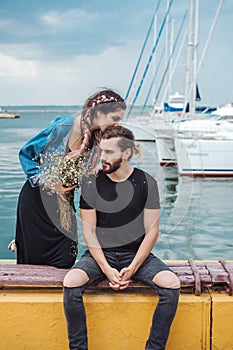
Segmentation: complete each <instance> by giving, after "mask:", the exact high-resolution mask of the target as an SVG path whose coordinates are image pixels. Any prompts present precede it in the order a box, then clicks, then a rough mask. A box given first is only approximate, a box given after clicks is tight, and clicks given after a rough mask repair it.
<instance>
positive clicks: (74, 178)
mask: <svg viewBox="0 0 233 350" xmlns="http://www.w3.org/2000/svg"><path fill="white" fill-rule="evenodd" d="M87 163H88V161H87V158H86V157H85V156H82V155H80V156H79V157H78V158H76V159H74V158H70V157H69V156H65V157H64V154H60V153H56V152H54V153H47V154H45V155H42V156H41V166H40V172H41V177H40V185H41V186H42V188H43V189H46V190H47V191H48V193H49V194H53V193H55V192H56V185H58V184H62V185H63V186H64V187H71V186H74V185H77V187H79V186H80V184H81V181H82V178H83V177H84V176H85V177H86V176H87V175H88V170H87V168H88V166H87ZM57 198H58V207H59V214H60V225H61V228H62V229H64V230H65V231H67V232H68V231H69V230H70V229H71V225H72V220H71V219H72V215H73V214H74V213H75V206H74V190H72V191H70V192H69V193H68V194H66V195H65V199H66V200H63V199H62V198H61V197H60V196H58V197H57Z"/></svg>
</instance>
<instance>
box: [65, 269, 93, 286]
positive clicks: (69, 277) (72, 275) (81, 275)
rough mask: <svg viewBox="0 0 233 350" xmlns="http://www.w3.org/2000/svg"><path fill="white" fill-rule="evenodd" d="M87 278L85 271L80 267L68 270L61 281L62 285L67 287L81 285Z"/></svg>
mask: <svg viewBox="0 0 233 350" xmlns="http://www.w3.org/2000/svg"><path fill="white" fill-rule="evenodd" d="M88 280H89V277H88V275H87V273H86V272H85V271H83V270H80V269H72V270H70V271H69V272H68V273H67V274H66V276H65V278H64V281H63V286H64V287H68V288H75V287H82V286H83V285H84V284H86V283H87V282H88Z"/></svg>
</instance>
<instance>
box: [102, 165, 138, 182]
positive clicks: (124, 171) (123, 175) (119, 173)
mask: <svg viewBox="0 0 233 350" xmlns="http://www.w3.org/2000/svg"><path fill="white" fill-rule="evenodd" d="M133 170H134V168H133V167H131V166H129V165H128V164H126V165H122V166H121V167H120V168H119V169H117V170H116V171H114V173H111V174H107V176H108V177H109V178H110V179H111V180H112V181H114V182H123V181H125V180H127V179H128V177H129V176H130V175H131V174H132V172H133Z"/></svg>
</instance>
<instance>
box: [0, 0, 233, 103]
mask: <svg viewBox="0 0 233 350" xmlns="http://www.w3.org/2000/svg"><path fill="white" fill-rule="evenodd" d="M158 2H159V1H158V0H157V1H152V0H128V1H127V0H124V1H123V0H117V1H113V0H112V1H109V0H108V1H106V0H98V1H96V0H68V1H67V0H40V1H33V0H1V6H0V106H1V105H34V104H35V105H46V104H47V105H53V104H56V105H59V104H60V105H71V104H72V105H78V104H83V102H84V100H85V99H86V98H87V97H88V96H89V95H90V94H92V93H93V92H95V90H96V89H98V88H100V87H111V88H113V89H116V90H117V91H118V92H119V93H120V94H122V95H123V96H125V94H126V91H127V89H128V86H129V83H130V80H131V77H132V74H133V71H134V69H135V66H136V63H137V60H138V57H139V54H140V51H141V48H142V45H143V43H144V40H145V37H146V33H147V31H148V28H149V24H150V22H151V19H152V15H153V13H154V11H155V8H156V6H157V4H158ZM200 2H201V4H200V19H199V20H200V35H199V37H200V39H199V40H200V44H199V53H198V55H199V58H200V57H201V53H202V52H201V51H202V50H203V47H204V45H205V42H206V39H207V35H208V31H209V29H210V27H211V24H212V22H213V19H214V16H215V11H216V9H217V7H218V4H219V1H218V0H200ZM188 4H189V0H174V1H173V4H172V8H171V14H170V19H174V41H175V38H176V34H177V33H178V30H179V28H180V25H181V21H182V18H183V15H184V11H185V9H186V8H188ZM165 10H166V0H161V5H160V7H159V11H158V19H157V32H158V31H159V29H160V27H161V24H162V21H163V19H164V15H165ZM187 23H188V20H187V19H186V22H185V26H186V27H187ZM184 32H185V28H184V27H183V29H182V34H181V35H180V37H179V39H178V40H179V41H178V46H177V47H176V51H175V54H174V58H173V60H172V63H173V66H175V62H176V57H178V56H177V55H178V51H179V46H180V47H181V42H182V37H183V33H184ZM152 39H153V36H152V35H151V38H150V39H149V41H148V46H147V48H146V50H145V55H144V56H143V60H142V65H141V67H140V71H139V72H138V75H137V78H138V80H137V81H135V84H134V89H135V90H137V86H139V84H140V81H141V77H142V74H143V73H144V71H145V67H146V65H147V64H148V60H149V57H150V54H151V50H152V47H153V42H152ZM164 43H165V32H163V33H162V36H161V39H160V41H159V44H158V47H157V49H156V53H157V56H156V61H155V63H154V62H152V63H151V65H150V67H149V70H148V74H147V79H145V80H144V82H143V85H142V88H141V92H140V95H139V97H138V100H137V103H140V104H141V103H144V99H145V96H146V94H147V91H148V89H149V85H150V79H151V77H152V76H153V74H154V72H155V71H156V64H157V66H158V65H159V62H160V58H161V57H162V55H164V54H163V52H164V51H163V50H164ZM183 51H184V49H183ZM183 51H182V52H183ZM161 62H162V63H160V64H161V65H160V71H161V72H162V71H163V70H164V58H163V60H162V61H161ZM232 62H233V2H232V0H225V1H223V6H222V9H221V12H220V16H219V18H218V21H217V24H216V27H215V30H214V32H213V37H212V39H211V42H210V45H209V47H208V50H207V53H206V56H205V60H204V62H203V64H202V66H201V70H200V73H199V77H198V83H199V88H200V92H201V95H202V99H203V102H205V103H210V104H220V103H227V102H233V68H232ZM184 66H185V55H183V53H182V54H181V55H180V58H179V60H178V58H177V65H176V69H175V73H174V76H173V79H172V84H171V92H173V93H174V92H175V91H179V92H180V93H183V92H184V91H183V89H184V87H183V83H184ZM161 76H162V73H160V75H158V77H157V78H156V80H155V84H154V88H153V90H152V92H153V93H156V91H157V89H158V88H159V86H160V83H161ZM132 91H133V90H132ZM150 99H152V95H151V98H150ZM149 101H150V100H149Z"/></svg>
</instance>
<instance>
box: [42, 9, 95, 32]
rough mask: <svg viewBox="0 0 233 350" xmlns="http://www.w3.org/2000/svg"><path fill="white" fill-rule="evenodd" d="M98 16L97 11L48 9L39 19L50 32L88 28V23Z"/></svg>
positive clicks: (90, 23)
mask: <svg viewBox="0 0 233 350" xmlns="http://www.w3.org/2000/svg"><path fill="white" fill-rule="evenodd" d="M98 18H99V15H98V13H89V12H86V11H83V10H80V9H69V10H67V11H63V12H58V11H49V12H45V13H43V14H42V15H41V17H40V21H41V23H42V24H44V25H45V27H46V28H47V29H48V30H49V31H51V32H52V33H59V32H63V31H65V32H67V31H70V30H74V29H75V28H77V29H79V30H80V29H82V30H89V28H90V25H92V24H93V22H95V21H96V20H97V19H98Z"/></svg>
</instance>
